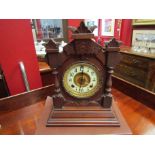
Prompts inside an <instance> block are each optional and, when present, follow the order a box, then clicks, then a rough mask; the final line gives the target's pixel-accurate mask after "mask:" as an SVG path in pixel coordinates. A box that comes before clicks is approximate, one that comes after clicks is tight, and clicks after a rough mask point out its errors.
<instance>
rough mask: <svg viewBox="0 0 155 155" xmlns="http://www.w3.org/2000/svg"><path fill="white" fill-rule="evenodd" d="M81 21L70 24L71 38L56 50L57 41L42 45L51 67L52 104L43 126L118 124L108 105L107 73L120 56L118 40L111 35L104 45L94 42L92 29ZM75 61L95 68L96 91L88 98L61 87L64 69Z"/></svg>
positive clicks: (109, 87)
mask: <svg viewBox="0 0 155 155" xmlns="http://www.w3.org/2000/svg"><path fill="white" fill-rule="evenodd" d="M94 28H95V27H91V28H88V27H86V26H85V24H84V22H81V24H80V26H79V27H78V28H75V27H70V29H71V31H72V32H73V34H72V38H73V40H72V41H71V42H69V43H68V44H67V45H66V46H65V47H64V48H63V52H61V53H59V49H58V45H57V44H56V43H55V42H54V41H53V40H50V41H49V42H48V43H47V44H46V45H45V48H46V53H47V54H46V58H47V62H48V64H49V65H50V66H51V67H52V68H53V72H52V75H53V78H54V84H55V89H54V94H53V95H52V98H53V107H52V109H51V113H50V115H49V119H48V120H47V124H46V126H119V125H120V123H119V120H118V119H117V116H116V114H115V110H114V108H113V106H112V104H114V101H113V97H112V94H111V86H112V81H111V74H112V73H113V69H114V67H115V66H116V64H117V63H118V62H119V60H120V53H119V50H120V48H119V42H117V41H116V40H115V38H113V39H112V40H111V41H109V42H107V43H105V47H102V46H100V45H99V44H98V43H96V42H95V41H94V40H93V38H94V34H93V33H92V32H93V30H94ZM77 62H84V63H86V62H87V63H90V64H92V65H94V66H96V68H97V69H98V70H99V72H100V76H101V77H102V82H101V86H100V89H99V91H98V92H96V93H95V94H94V95H93V96H92V97H89V98H84V99H83V98H82V99H81V98H76V97H73V96H71V95H69V94H68V93H67V92H66V91H65V89H64V87H63V83H62V82H63V80H62V79H63V75H64V72H65V71H66V70H67V69H68V67H70V66H71V65H73V64H75V63H77Z"/></svg>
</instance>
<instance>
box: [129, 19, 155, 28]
mask: <svg viewBox="0 0 155 155" xmlns="http://www.w3.org/2000/svg"><path fill="white" fill-rule="evenodd" d="M132 25H134V26H135V25H155V19H133V20H132Z"/></svg>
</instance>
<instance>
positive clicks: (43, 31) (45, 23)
mask: <svg viewBox="0 0 155 155" xmlns="http://www.w3.org/2000/svg"><path fill="white" fill-rule="evenodd" d="M32 21H33V23H34V24H33V25H34V29H35V32H36V37H37V40H49V39H51V38H53V39H55V41H62V40H64V41H66V42H67V40H68V39H67V36H68V31H67V20H65V19H32Z"/></svg>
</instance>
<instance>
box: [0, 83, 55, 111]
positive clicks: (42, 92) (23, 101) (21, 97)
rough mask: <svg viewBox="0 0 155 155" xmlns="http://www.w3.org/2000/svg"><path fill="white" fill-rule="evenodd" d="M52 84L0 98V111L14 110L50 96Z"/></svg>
mask: <svg viewBox="0 0 155 155" xmlns="http://www.w3.org/2000/svg"><path fill="white" fill-rule="evenodd" d="M52 91H53V85H50V86H46V87H43V88H40V89H36V90H32V91H29V92H25V93H21V94H18V95H14V96H10V97H6V98H3V99H0V113H2V112H6V111H12V110H16V109H19V108H22V107H25V106H28V105H31V104H34V103H36V102H38V101H41V100H44V99H45V98H46V97H47V95H49V96H51V95H52V93H53V92H52Z"/></svg>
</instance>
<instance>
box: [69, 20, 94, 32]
mask: <svg viewBox="0 0 155 155" xmlns="http://www.w3.org/2000/svg"><path fill="white" fill-rule="evenodd" d="M68 28H69V30H71V31H72V32H73V33H92V32H93V31H94V30H95V28H97V26H91V27H87V26H86V25H85V23H84V22H83V21H82V22H81V23H80V26H79V27H78V28H76V27H74V26H69V27H68Z"/></svg>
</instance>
